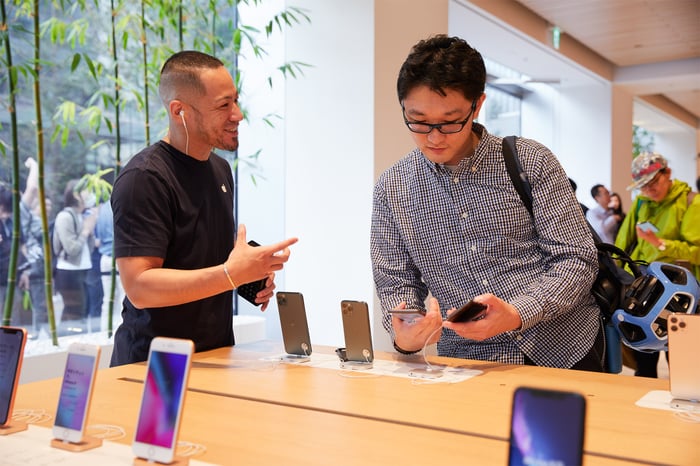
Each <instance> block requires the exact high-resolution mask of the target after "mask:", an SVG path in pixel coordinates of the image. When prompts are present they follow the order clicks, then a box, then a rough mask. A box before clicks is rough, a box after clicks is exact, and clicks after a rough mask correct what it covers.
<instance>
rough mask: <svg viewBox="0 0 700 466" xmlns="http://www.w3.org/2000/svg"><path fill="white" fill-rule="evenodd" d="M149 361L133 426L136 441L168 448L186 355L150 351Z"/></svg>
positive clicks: (177, 412) (186, 359)
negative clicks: (136, 419) (137, 415)
mask: <svg viewBox="0 0 700 466" xmlns="http://www.w3.org/2000/svg"><path fill="white" fill-rule="evenodd" d="M149 361H150V362H149V364H148V373H147V375H146V382H145V383H146V385H145V387H144V392H143V400H142V402H141V412H140V413H139V424H138V426H137V427H136V441H137V442H141V443H147V444H149V445H156V446H159V447H165V448H171V447H172V444H173V441H174V437H175V431H176V428H177V422H178V414H179V411H180V402H181V398H182V395H183V384H184V383H185V375H186V372H187V364H188V356H187V355H186V354H177V353H165V352H161V351H153V352H151V357H150V360H149Z"/></svg>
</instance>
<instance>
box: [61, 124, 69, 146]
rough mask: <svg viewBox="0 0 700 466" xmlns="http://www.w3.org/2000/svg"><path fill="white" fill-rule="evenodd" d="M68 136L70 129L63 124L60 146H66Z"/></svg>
mask: <svg viewBox="0 0 700 466" xmlns="http://www.w3.org/2000/svg"><path fill="white" fill-rule="evenodd" d="M68 136H70V129H68V127H67V126H64V127H63V131H62V133H61V146H63V147H66V144H68Z"/></svg>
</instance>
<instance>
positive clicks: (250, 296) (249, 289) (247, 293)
mask: <svg viewBox="0 0 700 466" xmlns="http://www.w3.org/2000/svg"><path fill="white" fill-rule="evenodd" d="M248 244H249V245H251V246H254V247H257V246H260V245H259V244H258V243H256V242H255V241H253V240H250V241H248ZM266 282H267V278H261V279H260V280H257V281H254V282H250V283H244V284H243V285H240V286H239V287H238V288H236V291H237V292H238V296H240V297H241V298H243V299H245V300H246V301H248V302H249V303H251V304H252V305H253V306H260V304H261V303H256V302H255V296H256V295H257V294H258V293H259V292H261V291H262V290H264V289H265V283H266Z"/></svg>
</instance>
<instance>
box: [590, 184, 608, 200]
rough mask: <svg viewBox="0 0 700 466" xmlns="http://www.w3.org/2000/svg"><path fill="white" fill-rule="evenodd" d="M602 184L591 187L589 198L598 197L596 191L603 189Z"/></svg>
mask: <svg viewBox="0 0 700 466" xmlns="http://www.w3.org/2000/svg"><path fill="white" fill-rule="evenodd" d="M604 187H605V186H603V185H602V184H594V185H593V187H592V188H591V197H593V199H595V197H596V196H597V195H598V191H600V188H604Z"/></svg>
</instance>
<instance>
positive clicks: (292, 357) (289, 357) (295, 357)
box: [280, 354, 311, 363]
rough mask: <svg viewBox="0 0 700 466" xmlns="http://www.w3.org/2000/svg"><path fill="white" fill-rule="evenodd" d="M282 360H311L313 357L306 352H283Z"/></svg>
mask: <svg viewBox="0 0 700 466" xmlns="http://www.w3.org/2000/svg"><path fill="white" fill-rule="evenodd" d="M280 361H282V362H292V363H299V362H307V361H311V357H310V356H306V355H304V354H283V355H282V356H280Z"/></svg>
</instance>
